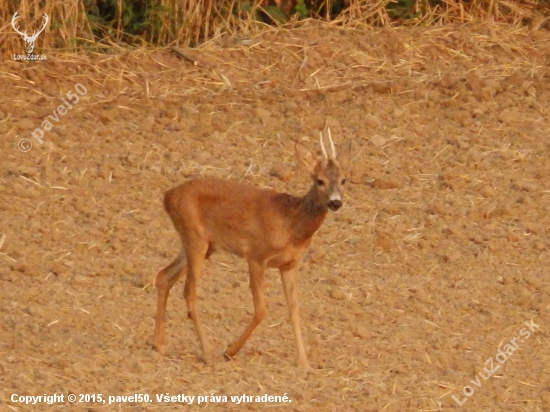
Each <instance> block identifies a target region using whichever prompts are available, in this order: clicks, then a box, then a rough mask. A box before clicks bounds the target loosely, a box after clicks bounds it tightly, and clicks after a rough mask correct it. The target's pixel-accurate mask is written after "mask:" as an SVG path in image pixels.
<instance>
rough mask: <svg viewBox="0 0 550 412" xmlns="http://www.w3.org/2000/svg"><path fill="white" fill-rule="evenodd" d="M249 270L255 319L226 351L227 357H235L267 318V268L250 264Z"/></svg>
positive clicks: (255, 263)
mask: <svg viewBox="0 0 550 412" xmlns="http://www.w3.org/2000/svg"><path fill="white" fill-rule="evenodd" d="M248 270H249V276H250V289H251V290H252V298H253V300H254V317H253V318H252V322H250V324H249V325H248V326H247V327H246V329H245V331H244V332H243V334H242V335H241V336H239V338H237V339H236V340H235V341H234V342H233V343H231V344H230V345H229V346H228V347H227V349H226V350H225V356H226V357H227V358H232V357H233V356H235V355H236V354H237V353H238V352H239V351H240V350H241V348H242V347H243V345H244V344H245V343H246V341H247V340H248V338H249V337H250V335H251V334H252V332H253V331H254V329H256V327H257V326H258V325H259V324H260V322H261V321H262V320H264V318H265V314H266V311H267V309H266V304H265V297H264V293H265V284H264V271H265V267H264V266H263V265H262V264H259V263H257V262H249V263H248Z"/></svg>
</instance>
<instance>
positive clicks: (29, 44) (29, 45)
mask: <svg viewBox="0 0 550 412" xmlns="http://www.w3.org/2000/svg"><path fill="white" fill-rule="evenodd" d="M18 18H19V12H18V11H16V12H15V14H14V15H13V17H12V19H11V25H12V27H13V29H14V30H15V31H16V32H17V33H18V34H20V35H21V37H23V40H24V41H25V48H26V49H27V54H32V51H33V50H34V42H35V41H36V39H37V37H38V35H39V34H40V33H42V32H43V31H44V29H45V28H46V26H47V25H48V21H50V18H49V17H48V15H47V14H46V13H44V17H43V18H44V24H43V25H42V28H41V29H40V30H35V31H34V32H33V34H32V36H29V35H28V34H27V31H26V30H25V32H21V31H20V30H19V26H16V25H15V21H16V20H17V19H18Z"/></svg>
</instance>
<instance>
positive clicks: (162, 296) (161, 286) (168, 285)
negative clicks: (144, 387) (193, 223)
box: [153, 248, 185, 353]
mask: <svg viewBox="0 0 550 412" xmlns="http://www.w3.org/2000/svg"><path fill="white" fill-rule="evenodd" d="M184 271H185V250H184V249H183V248H182V249H181V251H180V253H179V254H178V257H176V259H174V261H173V262H172V263H170V264H169V265H168V266H166V267H165V268H164V269H162V270H161V271H160V272H159V273H158V275H157V279H156V281H155V286H156V287H157V293H158V295H157V316H156V320H155V336H154V343H153V346H154V348H155V349H156V350H157V351H159V352H160V353H165V352H166V346H165V343H164V339H165V336H166V332H165V325H166V304H167V302H168V295H169V294H170V289H172V286H174V284H175V283H176V282H177V281H178V279H179V278H180V277H181V276H182V274H183V273H184Z"/></svg>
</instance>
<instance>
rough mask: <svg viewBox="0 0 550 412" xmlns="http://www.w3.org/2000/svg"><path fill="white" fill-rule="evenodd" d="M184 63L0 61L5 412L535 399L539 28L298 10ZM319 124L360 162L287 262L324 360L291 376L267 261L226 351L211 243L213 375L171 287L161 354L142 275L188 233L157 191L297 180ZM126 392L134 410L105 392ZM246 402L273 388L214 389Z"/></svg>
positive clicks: (544, 326)
mask: <svg viewBox="0 0 550 412" xmlns="http://www.w3.org/2000/svg"><path fill="white" fill-rule="evenodd" d="M193 53H194V55H195V58H196V59H197V61H198V64H197V65H194V64H192V63H190V62H188V61H186V60H182V59H179V58H178V57H177V56H176V55H175V54H174V53H172V52H171V51H168V50H166V51H165V50H136V51H123V50H120V51H116V50H115V51H113V53H110V54H102V55H92V54H90V55H86V56H84V55H75V54H60V53H59V52H54V51H52V52H50V53H49V54H48V60H47V61H44V62H32V63H31V62H29V63H28V64H27V63H17V62H13V61H10V60H8V59H4V60H2V61H1V62H0V81H1V83H2V96H1V97H0V133H1V134H2V136H3V139H2V140H1V141H0V148H1V153H2V155H3V156H2V157H3V159H2V162H0V216H1V226H0V261H1V262H2V264H1V265H0V354H1V355H0V383H1V384H0V404H3V406H2V407H1V409H2V410H17V411H35V410H41V411H42V410H44V411H50V410H52V411H54V410H82V411H103V410H133V411H157V410H166V411H171V410H174V411H175V410H199V409H200V410H210V409H214V410H259V409H264V408H265V407H273V408H284V409H289V410H296V411H317V410H326V411H343V410H354V411H420V410H422V411H443V410H451V409H462V410H466V411H550V349H549V334H548V326H549V325H550V282H549V275H548V266H549V263H550V159H549V157H548V153H549V150H550V139H549V135H550V116H549V115H550V107H549V103H550V82H549V79H550V71H549V68H548V67H549V63H550V57H549V56H550V35H549V34H548V32H547V31H543V30H541V31H532V30H529V29H514V28H511V27H509V26H503V25H497V24H493V25H487V24H484V25H476V24H472V25H465V26H457V27H451V26H447V27H437V28H433V27H432V28H400V29H389V28H386V29H376V30H370V29H363V28H356V29H353V28H349V27H338V26H335V25H328V24H320V23H319V24H315V23H308V24H305V25H304V26H303V27H302V28H300V29H295V30H279V29H272V30H268V31H266V32H264V33H262V34H258V35H251V36H249V37H246V36H244V35H239V36H234V37H231V38H226V37H222V38H218V39H217V40H213V41H210V42H208V43H206V44H205V45H203V46H201V47H199V48H197V49H194V50H193ZM77 84H81V85H83V86H84V87H85V89H82V88H81V86H77ZM84 90H85V91H84ZM79 91H80V92H82V93H80V94H79ZM69 92H71V93H72V94H71V96H74V95H75V93H76V94H77V95H78V96H79V101H78V102H74V99H73V100H71V101H73V102H74V103H73V104H72V105H71V107H70V108H68V109H67V110H66V113H65V114H64V115H63V114H58V115H57V119H58V120H57V121H56V120H55V119H54V118H55V117H56V113H54V112H55V111H56V108H57V107H58V106H59V105H62V104H64V103H63V101H62V98H65V99H67V94H68V93H69ZM49 116H51V118H50V117H49ZM46 119H49V121H50V122H51V124H52V126H53V127H52V128H51V130H49V131H48V130H45V126H46V124H45V123H44V124H43V122H44V121H45V120H46ZM326 125H328V126H329V127H330V128H331V130H332V134H333V136H334V139H335V141H336V143H337V145H341V144H343V142H344V141H345V140H346V139H348V138H351V139H353V141H354V158H353V160H352V162H351V167H350V171H349V177H348V184H347V185H346V186H347V192H346V197H345V205H344V207H343V208H342V209H341V210H340V211H338V212H337V213H330V214H329V215H328V216H327V219H326V221H325V223H324V224H323V226H322V227H321V229H320V230H319V232H318V233H317V234H316V236H315V238H314V241H313V243H312V246H311V248H310V251H309V252H308V254H307V255H306V257H305V259H304V262H303V265H302V267H301V269H300V279H299V296H300V300H301V312H302V322H303V333H304V338H305V341H306V344H307V351H308V358H309V361H310V363H311V365H312V366H313V368H314V369H316V371H315V372H314V373H311V374H306V373H303V372H300V371H299V370H297V369H296V368H295V365H294V337H293V335H292V329H291V327H290V324H289V323H288V321H287V309H286V304H285V300H284V295H283V292H282V286H281V282H280V279H279V274H278V273H277V272H274V271H270V272H268V274H267V275H266V281H267V304H268V315H267V318H266V320H265V321H264V322H263V323H262V324H261V325H260V326H259V327H258V328H257V329H256V331H255V332H254V334H253V335H252V337H251V339H250V340H249V341H248V342H247V344H246V346H245V347H244V348H243V350H242V351H241V352H240V353H239V355H238V356H237V357H236V358H235V359H234V360H233V361H229V362H227V361H224V359H223V356H222V352H223V350H224V349H225V347H226V345H227V344H228V343H229V342H231V341H232V340H233V339H234V338H235V337H236V336H237V335H239V334H240V333H241V332H242V330H243V329H244V327H245V325H246V324H247V323H248V322H249V320H250V318H251V316H252V308H253V305H252V297H251V293H250V289H249V287H248V275H247V267H246V263H245V262H244V261H242V260H238V259H236V258H234V257H232V256H230V255H225V254H215V255H214V256H212V258H211V259H210V260H208V262H207V263H206V266H205V268H204V270H203V276H202V278H201V283H200V291H199V296H200V305H201V310H202V312H203V321H204V323H205V326H206V327H207V329H208V333H209V337H210V339H211V344H212V346H213V347H214V348H215V350H216V364H215V366H214V367H208V366H206V365H204V364H203V363H202V362H201V361H200V346H199V342H198V339H197V336H196V333H195V330H194V328H193V324H192V322H190V321H189V320H188V319H187V310H186V307H185V302H184V299H183V296H182V290H183V282H181V281H180V283H179V284H178V285H176V286H175V287H174V289H173V290H172V294H171V298H170V300H169V306H168V322H167V344H168V348H169V349H168V354H167V355H166V356H161V355H159V354H158V353H157V352H155V351H153V350H152V348H151V342H152V334H153V326H154V314H155V308H156V293H155V289H154V286H153V281H154V278H155V275H156V273H157V272H158V271H159V270H160V269H162V268H163V267H164V266H166V265H167V264H168V263H169V262H170V261H171V260H172V259H173V258H174V257H175V255H176V253H177V250H178V249H179V243H178V242H179V241H178V237H177V235H176V233H175V231H174V229H173V228H172V225H171V223H170V221H169V218H168V216H167V215H166V214H165V212H164V211H163V209H162V196H163V194H164V192H165V191H166V190H168V189H169V188H171V187H173V186H174V185H176V184H178V183H180V182H182V181H184V180H185V179H188V178H192V177H195V176H217V177H220V178H231V179H235V180H238V181H243V182H247V183H249V184H252V185H257V186H263V187H271V188H274V189H276V190H280V191H288V192H290V193H293V194H303V193H305V192H306V191H307V189H308V187H309V185H310V181H309V180H308V177H307V175H306V173H305V172H304V171H303V170H302V169H300V168H299V166H298V165H297V161H296V159H295V157H294V153H293V142H294V141H295V140H296V139H300V140H302V141H304V143H305V144H306V145H307V146H308V147H310V148H311V149H314V150H318V149H319V148H318V143H317V139H318V133H319V130H321V129H323V128H324V127H325V126H326ZM37 128H40V129H42V132H43V137H42V140H43V144H39V142H38V141H37V140H36V139H34V138H33V137H32V136H31V133H32V132H33V130H34V131H35V129H37ZM35 133H36V134H37V135H38V132H36V131H35ZM22 139H29V140H28V141H27V140H22ZM29 143H31V144H32V147H30V146H29ZM18 145H19V147H18ZM21 149H23V150H26V151H23V150H21ZM531 320H532V322H534V324H536V325H539V326H538V327H535V326H533V323H530V322H531ZM525 322H527V324H525ZM522 328H523V330H522ZM526 332H529V336H527V334H526ZM514 339H515V340H514ZM514 343H515V346H514ZM489 358H492V359H493V362H494V365H493V366H492V367H491V363H490V361H489ZM499 361H501V363H502V364H501V365H500V364H499ZM499 365H500V366H499ZM484 368H486V369H485V370H484ZM497 369H498V370H497ZM480 374H481V375H480ZM489 375H492V376H489ZM14 394H18V395H35V396H37V395H44V394H47V395H53V394H64V395H65V402H61V403H56V404H52V405H47V404H44V403H42V404H39V405H24V404H22V403H20V402H14V401H13V399H12V395H14ZM68 394H75V395H77V401H78V400H79V399H80V396H79V395H80V394H90V395H93V394H102V397H103V399H105V400H107V402H106V403H102V402H88V403H86V402H84V403H78V404H73V405H71V404H69V403H68V402H66V399H67V398H66V397H67V395H68ZM132 394H147V395H149V396H150V397H151V402H140V401H139V400H138V401H136V400H134V401H133V402H127V403H122V402H121V399H118V400H115V403H113V404H111V405H109V404H108V397H109V396H127V395H132ZM156 394H159V395H160V394H170V395H178V394H185V395H186V396H195V397H198V396H204V397H205V400H203V403H201V404H200V405H199V404H198V398H195V399H194V401H193V403H192V405H190V406H189V405H188V404H187V403H188V401H189V399H188V398H186V399H185V400H183V399H182V400H180V401H176V402H160V403H159V402H157V399H156ZM243 394H246V395H249V396H254V397H255V396H262V395H265V394H267V395H278V396H283V395H286V396H287V397H288V399H289V402H286V403H263V402H258V403H257V402H243V403H241V404H237V403H236V402H235V401H232V400H231V396H234V395H237V396H242V395H243ZM465 394H466V395H469V396H466V395H465ZM224 396H225V397H227V402H224V400H223V397H224ZM453 396H454V398H453ZM215 397H218V398H217V399H216V398H215ZM455 399H456V400H455ZM459 402H463V404H462V406H459V404H458V403H459Z"/></svg>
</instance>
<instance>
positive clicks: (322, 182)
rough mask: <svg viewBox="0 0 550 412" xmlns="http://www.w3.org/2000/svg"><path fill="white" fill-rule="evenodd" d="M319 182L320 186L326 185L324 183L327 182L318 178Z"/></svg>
mask: <svg viewBox="0 0 550 412" xmlns="http://www.w3.org/2000/svg"><path fill="white" fill-rule="evenodd" d="M317 184H318V185H319V186H324V185H325V182H324V181H322V180H321V179H317Z"/></svg>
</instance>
